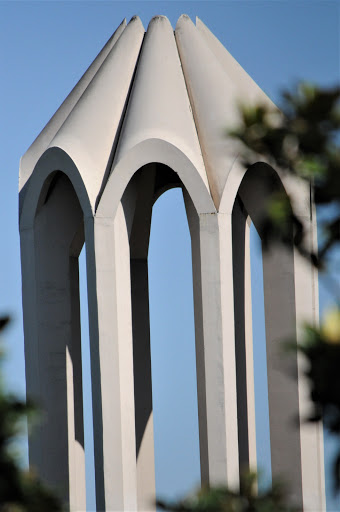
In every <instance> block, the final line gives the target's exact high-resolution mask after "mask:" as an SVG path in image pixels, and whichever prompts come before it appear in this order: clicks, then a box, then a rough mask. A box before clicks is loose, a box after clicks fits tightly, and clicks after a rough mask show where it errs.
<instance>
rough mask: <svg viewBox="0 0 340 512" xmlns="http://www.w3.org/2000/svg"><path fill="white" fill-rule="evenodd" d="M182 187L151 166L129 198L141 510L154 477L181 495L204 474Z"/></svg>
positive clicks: (167, 491) (163, 488)
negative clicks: (201, 472) (199, 440)
mask: <svg viewBox="0 0 340 512" xmlns="http://www.w3.org/2000/svg"><path fill="white" fill-rule="evenodd" d="M181 187H182V184H181V181H180V179H179V177H178V175H177V174H176V173H175V172H174V171H173V170H172V169H170V168H169V167H167V166H165V165H164V164H159V163H151V164H148V165H146V166H144V167H142V168H141V169H139V170H138V171H137V172H136V173H135V174H134V175H133V177H132V179H131V180H130V182H129V184H128V186H127V188H126V190H125V192H124V195H123V198H122V207H123V211H124V216H125V221H126V229H127V232H128V236H129V251H130V276H131V306H132V332H133V361H134V362H133V364H134V396H135V436H136V458H137V494H138V496H137V501H138V506H139V507H140V508H141V509H142V507H143V506H146V504H147V505H148V507H149V508H150V499H152V498H150V496H151V497H152V496H153V497H154V496H155V482H156V486H157V494H158V495H163V496H164V495H168V496H175V495H176V496H179V495H182V494H183V493H185V492H188V491H189V490H190V488H192V487H193V485H194V484H197V483H198V481H199V479H200V476H199V448H198V415H197V393H196V364H195V348H194V347H195V345H194V322H193V291H192V278H191V276H192V270H191V269H190V267H191V260H189V258H190V253H191V251H190V236H189V231H188V225H187V222H186V221H185V220H184V218H185V211H184V202H183V198H182V192H181V190H180V188H181ZM170 189H176V190H170ZM152 218H153V220H151V219H152ZM150 230H151V231H150ZM150 233H152V235H151V241H150ZM155 239H157V242H155ZM149 241H150V244H149ZM149 246H150V247H149ZM184 254H186V255H187V256H186V257H184ZM171 255H172V256H171ZM184 276H185V278H184ZM149 290H150V295H149ZM165 290H166V293H164V291H165ZM149 300H150V306H149ZM149 309H150V311H149ZM185 311H186V312H187V313H185ZM176 318H177V320H176ZM183 329H184V332H183ZM150 334H151V336H150ZM150 342H151V343H150ZM169 362H171V364H169ZM179 397H181V399H180V400H179ZM184 397H185V399H184ZM153 423H155V433H154V425H153ZM154 438H155V440H154ZM189 446H190V449H189ZM184 454H186V455H188V454H189V455H188V457H185V456H184ZM154 460H155V462H154ZM189 461H190V462H189ZM188 462H189V464H188ZM154 464H155V467H156V475H155V474H154Z"/></svg>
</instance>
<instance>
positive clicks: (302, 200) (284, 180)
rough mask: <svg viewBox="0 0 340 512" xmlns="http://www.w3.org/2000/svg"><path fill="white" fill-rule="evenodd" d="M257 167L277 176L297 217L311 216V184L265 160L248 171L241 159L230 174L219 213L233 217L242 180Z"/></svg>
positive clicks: (238, 159)
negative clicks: (232, 213)
mask: <svg viewBox="0 0 340 512" xmlns="http://www.w3.org/2000/svg"><path fill="white" fill-rule="evenodd" d="M256 167H261V168H262V169H263V168H267V169H268V174H271V175H273V174H274V175H275V176H276V177H277V178H278V180H279V182H280V184H281V185H282V187H283V189H284V190H285V192H286V194H287V195H288V197H289V198H290V201H291V205H292V208H293V210H294V212H295V214H296V215H297V216H300V217H306V216H309V215H310V187H309V184H308V183H307V182H306V181H304V180H302V179H299V178H298V177H296V176H293V175H292V174H290V173H288V172H285V171H284V170H282V169H278V168H274V167H273V166H272V165H270V164H269V163H268V162H266V161H264V160H258V161H256V162H254V163H252V164H251V165H250V166H249V167H248V168H247V169H246V168H245V167H244V166H243V164H242V162H241V159H240V157H238V158H237V159H236V160H235V162H234V164H233V166H232V168H231V170H230V173H229V174H228V178H227V181H226V183H225V186H224V190H223V193H222V197H221V202H220V207H219V213H227V214H230V215H231V212H232V209H233V207H234V203H235V199H236V196H237V193H238V191H239V188H240V186H241V183H242V180H243V178H244V177H245V175H246V174H247V173H248V172H249V171H254V170H255V169H256Z"/></svg>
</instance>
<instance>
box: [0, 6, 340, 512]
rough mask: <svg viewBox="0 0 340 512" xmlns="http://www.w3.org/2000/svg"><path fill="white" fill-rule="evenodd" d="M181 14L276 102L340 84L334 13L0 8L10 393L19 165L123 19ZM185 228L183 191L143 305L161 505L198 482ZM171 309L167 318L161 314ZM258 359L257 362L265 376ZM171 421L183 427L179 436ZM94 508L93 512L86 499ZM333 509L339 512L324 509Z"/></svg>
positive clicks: (164, 201) (157, 250)
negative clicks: (147, 310) (287, 92)
mask: <svg viewBox="0 0 340 512" xmlns="http://www.w3.org/2000/svg"><path fill="white" fill-rule="evenodd" d="M182 13H186V14H188V15H189V16H190V17H191V18H192V19H193V20H195V16H196V15H197V16H199V17H200V18H201V19H202V20H203V21H204V23H205V24H206V25H207V26H208V27H209V28H210V30H211V31H212V32H213V33H214V34H215V35H216V36H217V37H218V38H219V39H220V41H221V42H222V43H223V44H224V45H225V46H226V48H227V49H228V50H229V51H230V52H231V54H232V55H233V56H234V57H235V58H236V59H237V60H238V61H239V63H240V64H241V65H242V66H243V67H244V69H245V70H246V71H247V72H248V73H249V74H250V75H251V76H252V78H253V79H254V80H255V81H256V82H257V83H258V84H259V85H260V86H261V87H262V89H263V90H264V91H265V92H266V93H267V94H268V95H269V96H270V97H271V98H272V99H273V100H274V101H277V100H278V98H279V92H280V91H281V90H282V88H284V87H287V86H290V85H292V84H293V83H295V82H296V81H297V80H298V79H305V80H308V81H312V82H317V83H319V84H322V85H327V84H333V83H335V81H338V80H339V77H340V72H339V63H340V44H339V37H340V36H339V34H340V3H339V2H337V1H327V0H324V1H322V0H319V1H313V0H308V1H303V0H301V1H300V0H286V1H280V0H278V1H275V0H272V1H268V0H267V1H257V0H249V1H242V0H239V1H209V2H205V1H189V2H176V1H173V2H171V1H168V2H153V1H148V2H145V1H139V2H138V1H137V2H129V1H124V2H115V1H108V2H106V1H91V2H84V1H72V2H71V1H68V2H63V1H59V2H54V1H47V0H46V1H44V2H38V1H34V2H32V1H22V2H17V1H3V0H2V1H0V48H1V50H0V52H1V53H0V55H1V58H0V64H1V72H0V73H1V74H0V92H1V94H0V118H1V142H0V151H1V170H0V182H1V186H0V194H1V196H0V201H1V202H0V204H1V215H0V232H1V236H2V244H1V249H2V250H1V253H0V258H1V260H0V261H1V271H0V286H1V294H0V312H1V313H2V312H3V313H4V312H9V313H10V314H11V315H12V316H13V324H12V326H11V327H10V329H8V332H7V333H6V345H7V347H8V348H7V354H8V355H7V362H6V367H5V376H6V382H7V384H8V386H9V387H10V388H11V389H14V390H16V391H19V392H21V393H24V389H25V384H24V382H25V381H24V349H23V332H22V312H21V289H20V287H21V282H20V255H19V235H18V219H17V187H18V167H19V159H20V156H21V155H22V154H23V153H24V152H25V151H26V149H27V148H28V147H29V145H30V144H31V143H32V142H33V140H34V138H35V137H36V136H37V135H38V133H39V131H40V130H41V129H42V128H43V127H44V126H45V124H46V123H47V121H48V120H49V119H50V117H51V116H52V115H53V113H54V112H55V110H56V109H57V108H58V107H59V105H60V103H61V102H62V101H63V99H64V98H65V97H66V96H67V94H68V93H69V92H70V90H71V89H72V87H73V86H74V85H75V83H76V82H77V81H78V79H79V78H80V77H81V75H82V74H83V72H84V71H85V70H86V68H87V66H88V65H89V64H90V63H91V61H92V60H93V59H94V58H95V56H96V55H97V53H98V52H99V51H100V49H101V48H102V46H103V45H104V44H105V42H106V41H107V39H108V38H109V37H110V35H111V34H112V33H113V32H114V30H115V29H116V27H117V26H118V25H119V24H120V22H121V21H122V19H123V18H124V17H126V18H127V20H129V19H130V17H131V16H132V15H134V14H138V15H139V16H140V17H141V19H142V22H143V24H144V27H145V28H147V25H148V22H149V20H150V19H151V17H152V16H153V15H155V14H165V15H167V16H168V18H169V19H170V22H171V23H172V26H173V27H174V26H175V24H176V21H177V19H178V17H179V16H180V15H181V14H182ZM226 121H227V120H226ZM173 210H174V211H175V212H176V213H175V215H174V216H172V218H171V217H170V212H171V211H173ZM184 220H185V217H184V211H183V205H182V202H181V199H180V194H179V192H178V191H171V192H169V193H168V194H166V195H165V196H164V197H162V198H161V199H160V201H159V202H157V204H156V206H155V213H154V219H153V225H152V235H151V248H150V262H151V267H150V289H151V292H150V293H151V298H150V302H151V325H152V344H153V348H152V351H153V361H152V363H153V372H154V391H155V416H156V417H155V430H156V434H155V435H156V470H157V488H158V492H159V493H160V494H178V493H182V492H185V491H188V490H190V488H192V486H193V485H194V483H195V482H197V480H198V474H199V473H198V471H199V469H198V442H197V419H196V418H195V414H197V413H195V407H197V405H196V403H195V390H194V378H195V368H194V364H193V358H194V339H193V316H192V314H193V313H192V296H191V284H190V283H191V267H190V242H189V234H188V229H187V226H186V224H185V222H184ZM162 233H163V235H162ZM164 234H166V236H165V235H164ZM167 244H168V245H167ZM254 265H256V262H255V263H254ZM257 268H258V267H257ZM176 276H177V279H176ZM260 284H261V283H260ZM164 290H166V294H165V293H164ZM175 297H179V300H176V299H175ZM321 299H322V300H321V306H322V307H325V305H326V304H327V301H328V298H327V296H326V295H325V294H324V293H323V294H322V296H321ZM169 307H171V317H169V316H167V314H166V310H167V309H169ZM83 309H84V308H83ZM260 329H261V327H258V330H259V337H260V338H261V330H260ZM84 331H86V328H85V327H84ZM84 334H85V332H84ZM84 338H85V335H84ZM258 352H260V350H259V351H258ZM262 356H263V354H262ZM262 356H261V354H260V353H258V354H257V357H258V361H262V363H261V364H264V360H263V357H262ZM261 357H262V359H261ZM258 364H260V363H258ZM187 368H189V370H187ZM258 385H259V386H260V383H258ZM262 385H263V383H262ZM262 406H263V407H264V405H262ZM178 417H182V418H183V419H182V424H181V428H179V422H178V419H177V418H178ZM183 429H184V431H185V435H184V437H182V438H180V436H179V432H180V430H183ZM261 443H262V444H261V446H262V445H263V446H264V445H265V440H263V439H262V441H261ZM169 447H170V449H169ZM264 450H265V448H264ZM265 458H266V457H265V456H264V459H265ZM89 499H90V503H92V501H91V500H93V496H92V495H89ZM328 505H329V510H335V508H336V503H335V502H332V500H331V498H330V499H329V502H328ZM337 508H339V503H338V506H337Z"/></svg>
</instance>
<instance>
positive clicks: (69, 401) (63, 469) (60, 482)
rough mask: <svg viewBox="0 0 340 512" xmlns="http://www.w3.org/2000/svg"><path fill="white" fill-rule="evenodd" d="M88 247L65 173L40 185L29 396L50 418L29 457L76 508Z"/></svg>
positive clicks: (81, 481)
mask: <svg viewBox="0 0 340 512" xmlns="http://www.w3.org/2000/svg"><path fill="white" fill-rule="evenodd" d="M28 232H29V233H31V232H30V231H28ZM83 244H84V222H83V211H82V208H81V206H80V202H79V200H78V197H77V194H76V192H75V190H74V188H73V185H72V183H71V181H70V180H69V178H68V177H67V176H66V175H65V174H64V173H62V172H60V171H56V172H53V173H51V174H50V175H49V176H48V178H47V180H46V181H45V183H44V185H43V186H42V188H41V192H40V197H39V200H38V203H37V209H36V212H35V216H34V225H33V230H32V233H31V234H30V235H29V236H26V237H25V236H23V237H22V254H23V260H26V261H27V262H28V266H27V269H26V267H25V266H23V302H24V314H25V317H28V319H27V320H26V319H25V323H26V326H25V352H26V384H27V395H28V396H30V397H32V398H33V399H34V400H35V401H36V402H37V403H38V404H39V405H40V406H41V408H42V410H43V413H44V421H43V422H42V423H41V424H40V425H39V426H38V428H37V429H36V430H35V431H34V432H33V434H32V436H31V439H30V443H29V458H30V464H31V465H32V466H34V467H37V469H38V471H39V473H40V475H41V476H42V478H43V480H44V481H45V482H46V483H47V484H49V485H50V486H52V487H53V488H54V489H55V490H56V492H57V493H58V494H59V496H60V497H61V498H62V499H63V501H64V502H65V503H69V504H70V507H71V508H72V507H73V508H75V507H84V508H85V499H84V494H85V469H84V422H83V395H82V363H81V331H80V305H79V270H78V257H79V253H80V251H81V248H82V246H83ZM29 262H33V265H30V264H29Z"/></svg>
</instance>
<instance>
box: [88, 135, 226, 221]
mask: <svg viewBox="0 0 340 512" xmlns="http://www.w3.org/2000/svg"><path fill="white" fill-rule="evenodd" d="M153 162H157V163H162V164H164V165H167V166H168V167H170V168H171V169H172V170H173V171H175V172H176V173H177V174H178V176H179V177H180V179H181V182H182V183H183V185H184V187H185V188H186V190H187V191H188V193H189V195H190V197H191V198H192V201H193V203H194V205H195V208H196V210H197V212H198V213H199V214H201V213H208V214H209V213H210V214H213V213H216V208H215V205H214V203H213V200H212V198H211V194H210V191H209V190H208V188H207V186H206V184H205V183H204V181H203V179H202V177H201V176H200V174H199V172H198V170H197V168H196V167H195V165H194V164H193V163H192V161H191V160H190V159H189V158H188V156H187V155H186V154H185V153H183V151H182V150H180V149H179V148H178V147H176V146H174V145H173V144H171V143H170V142H168V141H166V140H163V139H157V138H150V139H147V140H144V141H142V142H140V143H138V144H136V145H135V146H134V147H133V148H132V149H130V150H129V151H128V152H127V153H126V154H125V155H124V156H123V157H122V158H121V159H120V160H119V161H118V162H117V163H116V164H115V166H114V168H113V170H112V172H111V174H110V177H109V179H108V182H107V183H106V186H105V189H104V191H103V194H102V196H101V198H100V199H99V202H98V207H97V210H96V217H105V218H112V217H114V215H115V212H116V210H117V207H118V204H119V201H120V200H121V198H122V196H123V193H124V190H125V188H126V187H127V185H128V183H129V181H130V179H131V178H132V176H133V175H134V173H135V172H136V171H138V169H140V168H141V167H143V166H144V165H146V164H149V163H153Z"/></svg>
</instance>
